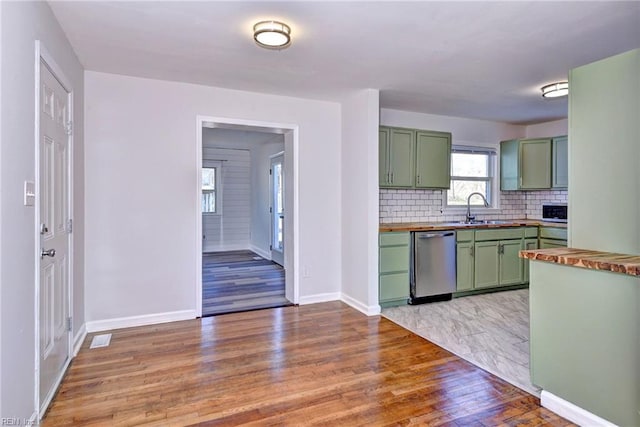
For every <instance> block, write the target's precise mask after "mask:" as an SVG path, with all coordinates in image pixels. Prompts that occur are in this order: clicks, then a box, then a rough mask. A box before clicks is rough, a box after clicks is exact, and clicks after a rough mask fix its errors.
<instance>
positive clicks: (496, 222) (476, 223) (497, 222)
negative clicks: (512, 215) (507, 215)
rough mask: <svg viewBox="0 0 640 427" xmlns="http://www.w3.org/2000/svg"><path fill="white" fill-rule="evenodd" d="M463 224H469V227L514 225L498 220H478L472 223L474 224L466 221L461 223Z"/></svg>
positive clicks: (510, 222)
mask: <svg viewBox="0 0 640 427" xmlns="http://www.w3.org/2000/svg"><path fill="white" fill-rule="evenodd" d="M460 223H461V224H467V225H483V224H487V225H491V224H495V225H498V224H512V223H513V221H501V220H497V219H482V220H477V221H472V222H466V221H460Z"/></svg>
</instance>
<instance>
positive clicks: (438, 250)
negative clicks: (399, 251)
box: [409, 231, 456, 304]
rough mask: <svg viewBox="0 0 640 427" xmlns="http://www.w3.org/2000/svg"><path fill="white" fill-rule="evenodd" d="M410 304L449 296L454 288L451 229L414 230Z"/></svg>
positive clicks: (438, 299) (454, 248) (454, 265)
mask: <svg viewBox="0 0 640 427" xmlns="http://www.w3.org/2000/svg"><path fill="white" fill-rule="evenodd" d="M411 243H412V249H413V256H412V257H411V298H410V300H409V302H410V303H411V304H421V303H424V302H432V301H443V300H448V299H451V297H452V293H453V292H455V290H456V237H455V232H453V231H433V232H431V231H425V232H414V233H413V239H412V242H411Z"/></svg>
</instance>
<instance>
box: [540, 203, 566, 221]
mask: <svg viewBox="0 0 640 427" xmlns="http://www.w3.org/2000/svg"><path fill="white" fill-rule="evenodd" d="M542 220H543V221H550V222H567V204H566V203H558V204H555V203H554V204H548V205H542Z"/></svg>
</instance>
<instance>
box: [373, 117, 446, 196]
mask: <svg viewBox="0 0 640 427" xmlns="http://www.w3.org/2000/svg"><path fill="white" fill-rule="evenodd" d="M378 135H379V156H380V157H379V158H380V164H379V184H380V187H386V188H449V183H450V181H451V134H450V133H446V132H433V131H424V130H416V129H405V128H393V127H385V126H382V127H380V130H379V134H378Z"/></svg>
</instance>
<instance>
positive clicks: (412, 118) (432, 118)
mask: <svg viewBox="0 0 640 427" xmlns="http://www.w3.org/2000/svg"><path fill="white" fill-rule="evenodd" d="M380 124H381V125H383V126H399V127H408V128H416V129H426V130H435V131H440V132H451V139H452V143H453V145H483V146H490V147H498V146H499V145H500V141H503V140H507V139H514V138H522V137H524V135H525V127H524V126H520V125H511V124H508V123H500V122H491V121H487V120H476V119H466V118H462V117H449V116H437V115H433V114H423V113H413V112H409V111H399V110H389V109H386V108H383V109H381V110H380Z"/></svg>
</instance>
